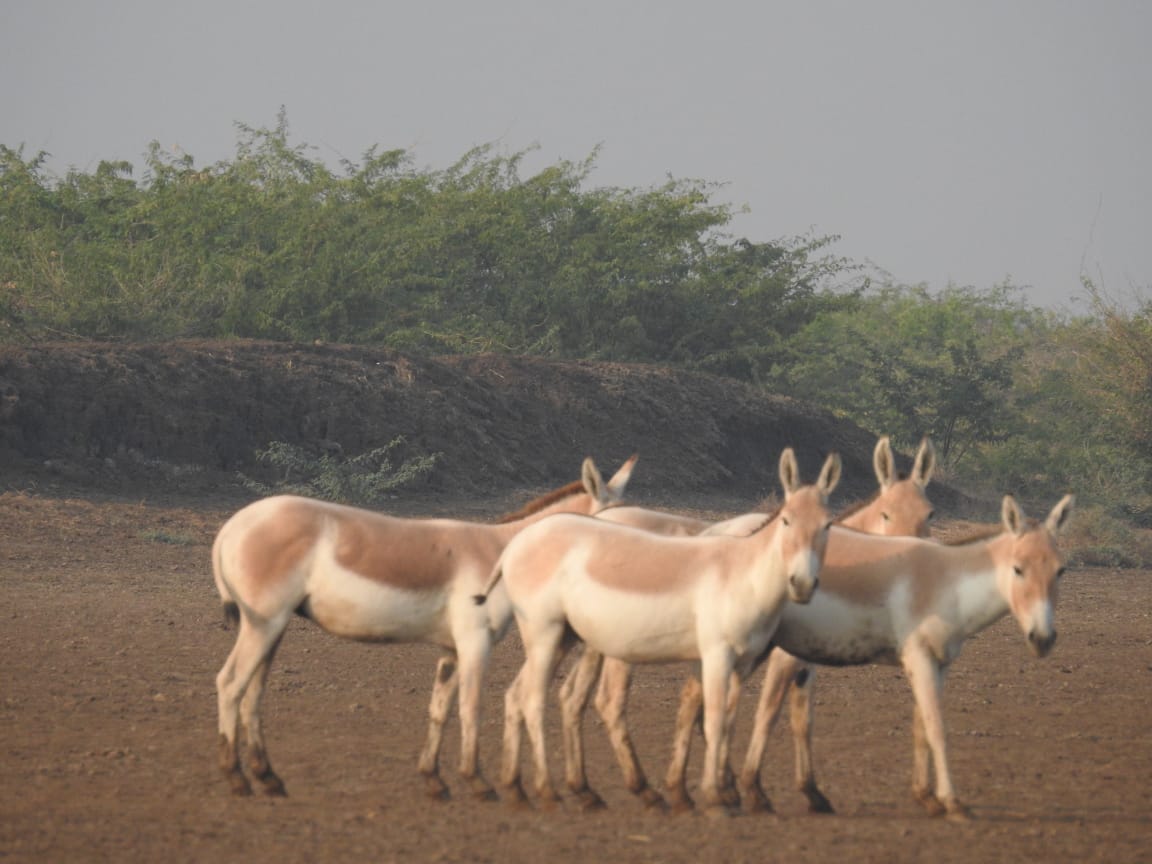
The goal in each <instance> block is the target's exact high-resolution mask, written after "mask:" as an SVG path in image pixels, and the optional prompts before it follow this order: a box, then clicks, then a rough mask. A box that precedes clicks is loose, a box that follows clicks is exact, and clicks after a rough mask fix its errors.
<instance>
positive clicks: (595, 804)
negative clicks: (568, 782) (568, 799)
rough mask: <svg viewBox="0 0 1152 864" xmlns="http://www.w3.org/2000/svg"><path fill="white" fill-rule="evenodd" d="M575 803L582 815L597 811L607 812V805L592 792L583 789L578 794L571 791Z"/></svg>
mask: <svg viewBox="0 0 1152 864" xmlns="http://www.w3.org/2000/svg"><path fill="white" fill-rule="evenodd" d="M573 795H574V796H575V797H576V801H577V802H578V803H579V805H580V810H581V812H583V813H594V812H596V811H597V810H607V809H608V805H607V804H605V803H604V799H603V798H601V797H600V796H599V795H597V794H596V793H595V792H593V791H592V790H591V789H588V788H584V789H581V790H580V791H579V792H576V791H573Z"/></svg>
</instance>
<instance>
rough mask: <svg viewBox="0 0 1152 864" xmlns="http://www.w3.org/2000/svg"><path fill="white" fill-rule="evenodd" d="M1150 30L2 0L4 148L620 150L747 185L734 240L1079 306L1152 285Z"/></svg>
mask: <svg viewBox="0 0 1152 864" xmlns="http://www.w3.org/2000/svg"><path fill="white" fill-rule="evenodd" d="M1150 40H1152V3H1148V2H1143V0H1126V2H1122V0H1095V2H1091V3H1089V2H1067V0H1019V2H1012V0H1003V2H990V0H968V2H965V3H955V2H949V3H937V2H912V0H907V2H901V0H870V2H853V0H838V2H803V0H794V2H793V0H789V2H764V0H761V2H734V0H709V2H707V3H701V2H691V3H688V2H684V0H665V2H655V0H644V2H629V0H588V2H583V3H576V2H572V0H565V2H554V0H535V2H521V0H482V2H474V0H472V2H466V0H444V2H436V0H423V2H376V3H373V4H368V3H357V2H348V0H328V2H325V3H302V2H299V0H280V2H268V0H198V2H195V3H169V2H164V0H147V2H145V0H100V2H89V0H4V2H3V5H0V93H2V95H3V99H2V102H0V105H2V110H0V143H2V144H5V145H7V146H9V147H17V146H19V145H21V144H23V145H24V146H25V155H26V157H27V156H30V155H31V154H33V153H35V152H36V151H38V150H47V151H48V152H50V153H51V154H53V157H54V160H53V162H52V163H51V164H52V166H53V168H54V170H56V171H57V172H59V173H62V172H63V171H64V170H65V169H66V168H67V167H68V166H75V167H77V168H79V169H81V170H85V171H90V170H93V169H94V168H95V167H96V165H97V164H98V162H99V161H100V160H101V159H126V160H128V161H130V162H132V163H133V164H134V165H136V166H137V168H138V169H140V168H142V167H143V154H144V152H145V150H146V149H147V146H148V143H149V142H150V141H151V140H153V139H155V140H157V141H159V142H160V143H161V144H162V145H163V146H164V147H167V148H179V149H181V150H183V151H184V152H187V153H191V154H192V155H193V156H194V157H195V159H196V162H197V164H199V165H208V164H211V163H213V162H216V161H219V160H221V159H230V158H232V157H233V156H234V153H235V143H236V140H237V134H236V129H235V126H234V123H235V122H237V121H239V122H243V123H246V124H248V125H250V126H256V127H260V126H271V125H273V124H274V122H275V118H276V113H277V111H278V110H279V107H280V106H281V105H283V106H285V108H286V110H287V114H288V120H289V123H290V126H291V129H292V136H293V140H294V141H296V142H297V143H301V142H306V143H308V144H312V145H315V146H316V147H317V148H318V149H317V152H316V155H317V156H319V157H320V158H322V159H324V160H325V161H329V162H330V163H331V164H333V165H335V163H336V162H337V160H338V159H339V158H349V159H353V160H358V159H359V158H360V157H361V155H362V154H363V153H364V151H365V150H367V149H368V148H369V147H370V146H372V145H374V144H378V145H380V146H381V147H383V148H395V147H403V148H408V149H410V150H411V151H412V153H413V156H414V157H415V161H416V164H417V165H419V166H421V167H432V168H443V167H446V166H447V165H449V164H450V163H452V162H454V161H455V160H456V159H457V158H459V157H460V156H462V155H463V154H464V153H465V152H466V151H467V150H468V149H469V148H471V147H472V146H474V145H477V144H483V143H496V144H497V146H498V147H499V148H500V149H501V150H502V151H503V152H514V151H518V150H522V149H524V148H527V147H531V146H533V145H538V146H539V150H538V152H536V153H535V154H534V155H533V156H532V157H531V158H530V159H529V160H528V161H527V162H526V166H525V168H526V172H528V171H531V170H534V169H536V168H539V167H543V166H544V165H546V164H550V163H553V162H555V161H557V160H558V159H572V160H581V159H583V158H585V157H586V156H588V155H589V154H590V153H591V151H592V150H593V148H594V147H596V146H597V145H598V144H600V145H602V148H603V149H602V151H601V154H600V157H599V159H598V161H597V165H598V168H597V170H596V172H595V173H594V175H593V177H592V183H593V184H594V185H613V186H629V187H647V186H652V185H655V184H659V183H661V182H662V181H663V180H664V179H665V178H666V177H667V175H669V174H671V175H673V176H675V177H679V178H699V179H704V180H711V181H718V182H723V183H725V184H726V185H725V187H724V189H723V192H722V194H721V196H720V199H719V200H725V201H730V202H733V203H735V204H737V205H747V207H748V208H749V211H750V212H748V213H747V214H744V215H741V216H739V217H738V218H737V220H736V221H735V222H734V224H733V225H732V233H733V234H734V235H737V236H746V237H748V238H749V239H752V240H756V241H764V240H773V239H777V238H782V237H790V236H794V235H798V234H806V233H814V234H816V235H824V234H838V235H840V236H841V240H840V241H839V242H838V243H837V244H836V245H835V246H834V247H833V251H834V252H836V253H838V254H841V255H845V256H848V257H850V258H852V259H854V260H856V261H859V262H862V263H863V262H871V263H873V264H874V265H876V266H877V267H880V268H882V269H884V270H886V271H888V272H889V273H891V275H892V277H893V278H894V279H895V280H896V281H898V282H904V283H916V282H927V283H929V284H930V285H932V286H933V287H940V286H943V285H944V284H947V283H948V282H954V283H957V284H961V285H974V286H977V287H981V288H984V287H990V286H991V285H993V284H995V283H998V282H1000V281H1003V280H1004V279H1006V278H1011V280H1012V281H1013V282H1014V283H1015V284H1017V285H1022V286H1026V287H1027V289H1028V297H1029V298H1030V299H1031V300H1032V301H1033V302H1035V303H1038V304H1044V305H1052V306H1058V307H1068V306H1069V304H1070V301H1071V299H1072V298H1074V297H1078V296H1080V295H1081V291H1080V283H1079V279H1080V274H1081V272H1086V273H1087V274H1088V275H1089V276H1091V277H1092V278H1093V279H1094V280H1096V281H1097V282H1098V283H1103V285H1104V287H1105V288H1106V289H1107V290H1108V291H1109V292H1110V293H1111V294H1113V295H1119V296H1120V297H1124V296H1127V295H1130V293H1131V291H1132V290H1133V288H1135V289H1140V290H1142V291H1144V292H1145V293H1147V290H1148V289H1149V288H1150V287H1152V157H1150V156H1149V154H1152V52H1150V51H1149V42H1150ZM1071 308H1083V306H1082V305H1081V304H1079V303H1077V304H1074V305H1072V306H1071Z"/></svg>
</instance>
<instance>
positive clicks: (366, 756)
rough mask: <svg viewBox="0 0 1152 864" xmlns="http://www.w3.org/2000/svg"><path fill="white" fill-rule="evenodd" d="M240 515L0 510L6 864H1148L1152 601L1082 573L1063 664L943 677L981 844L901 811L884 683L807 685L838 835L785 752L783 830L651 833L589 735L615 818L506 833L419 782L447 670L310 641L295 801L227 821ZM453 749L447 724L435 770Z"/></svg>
mask: <svg viewBox="0 0 1152 864" xmlns="http://www.w3.org/2000/svg"><path fill="white" fill-rule="evenodd" d="M505 503H507V502H500V504H499V505H498V507H496V508H494V513H495V512H502V511H503V509H507V508H504V506H503V505H504V504H505ZM438 507H439V508H440V510H441V512H445V511H450V510H451V507H450V505H445V504H444V503H443V502H441V503H440V504H439V505H438ZM231 509H234V505H233V503H232V502H227V501H221V500H205V501H202V502H198V503H195V504H189V503H188V502H187V501H167V502H166V501H163V500H155V499H149V498H144V497H142V498H138V499H125V498H123V497H120V498H103V499H101V498H100V497H99V496H95V495H86V496H85V497H59V496H52V495H46V494H43V493H38V492H36V491H30V492H28V491H26V492H19V491H16V492H8V493H4V494H3V495H0V597H2V598H3V605H2V607H0V699H2V704H0V859H2V860H4V861H13V862H17V861H21V862H22V861H37V862H40V861H45V862H46V861H51V862H56V861H116V862H123V861H165V862H180V861H227V860H237V861H238V860H243V861H246V862H249V864H262V862H273V861H276V862H281V861H323V862H342V861H356V862H363V861H376V862H391V861H397V862H413V861H500V862H506V861H511V862H516V861H542V860H551V861H558V862H579V861H594V860H602V861H607V860H612V861H638V862H648V861H653V862H655V861H723V862H744V861H748V862H753V861H754V862H770V861H803V862H818V864H819V862H836V864H844V862H871V861H878V862H879V861H884V862H887V861H928V860H931V861H939V862H958V861H1001V860H1003V861H1009V860H1011V861H1037V862H1041V861H1043V862H1056V861H1107V862H1124V861H1140V860H1144V861H1147V860H1150V859H1152V712H1150V710H1149V709H1150V705H1152V582H1150V579H1149V573H1147V572H1139V571H1131V570H1074V571H1072V572H1071V573H1070V574H1069V575H1068V576H1067V577H1066V581H1065V582H1064V590H1063V594H1062V598H1061V606H1060V609H1059V611H1058V626H1059V629H1060V634H1061V635H1060V641H1059V643H1058V645H1057V647H1056V650H1055V651H1054V653H1053V655H1052V656H1051V657H1050V658H1049V659H1047V660H1043V661H1041V660H1034V659H1032V658H1031V656H1030V654H1029V652H1028V651H1027V649H1026V647H1025V645H1024V641H1023V638H1022V637H1021V636H1020V635H1019V633H1018V632H1017V631H1016V630H1015V629H1014V625H1013V624H1012V623H1011V622H1010V621H1003V622H1001V623H1000V624H998V625H997V626H995V627H993V628H991V629H990V630H988V631H986V632H985V633H984V634H982V635H981V636H979V637H978V638H976V639H975V640H973V641H972V642H971V643H970V644H969V645H968V647H967V649H966V651H965V654H964V656H962V657H961V659H960V661H959V662H958V663H957V664H956V666H955V667H954V671H953V673H952V675H951V677H950V680H949V682H948V692H947V700H946V705H945V709H946V718H947V723H948V731H949V742H950V751H951V761H952V766H953V772H954V779H955V781H956V783H957V786H958V789H959V791H960V793H961V795H962V797H963V798H964V799H965V800H966V801H967V802H968V803H969V804H970V805H971V806H972V808H973V810H974V813H975V816H976V819H975V820H974V821H973V822H971V823H967V824H955V823H950V822H946V821H942V820H937V819H931V818H928V817H927V816H925V815H923V814H922V813H921V812H920V810H919V809H918V807H917V805H915V804H914V803H913V802H912V801H911V798H910V795H909V791H908V783H909V774H910V762H911V752H910V751H911V739H910V730H909V727H910V719H911V697H910V694H909V691H908V687H907V685H906V684H905V682H904V681H903V679H902V677H901V675H900V673H899V672H898V671H897V670H895V669H891V668H883V667H870V668H861V669H850V670H826V671H821V673H820V676H819V677H820V683H819V686H818V688H817V699H818V702H817V741H816V745H817V759H818V766H817V767H818V772H819V775H820V777H821V778H822V780H823V784H824V789H825V791H826V792H827V793H828V794H829V796H830V797H831V798H832V800H833V802H834V803H835V804H836V806H837V808H838V813H837V815H834V816H810V815H808V814H807V813H806V812H804V809H803V805H802V801H801V799H800V796H799V795H798V794H797V793H795V792H793V791H792V790H791V788H790V780H789V778H790V773H791V747H790V743H789V741H788V740H787V735H786V734H785V730H777V734H776V736H775V737H774V740H773V742H772V744H771V746H770V749H769V757H768V758H769V760H770V766H769V768H768V770H767V771H766V778H765V782H766V785H767V787H768V791H769V794H771V795H772V797H773V799H774V801H775V803H776V806H777V810H778V814H777V815H774V816H751V815H741V816H736V817H733V818H730V819H715V818H709V817H705V816H701V815H696V814H692V815H687V816H673V815H664V814H658V813H649V812H645V811H644V810H643V809H642V808H641V806H640V805H639V803H638V802H636V801H634V800H632V799H631V798H630V796H629V795H628V794H627V793H626V792H625V791H624V790H623V787H622V784H621V782H620V779H619V775H618V773H617V771H616V769H615V766H614V763H613V762H612V759H611V755H610V752H609V750H608V748H607V745H606V742H605V740H604V736H603V734H602V729H601V728H600V727H599V725H598V723H596V722H594V721H590V723H589V727H588V735H587V737H588V742H589V744H588V746H589V755H590V759H591V762H590V774H591V777H592V781H593V784H594V785H595V786H596V787H597V788H598V790H599V791H600V792H601V793H602V794H603V795H604V797H605V798H606V799H607V801H608V804H609V809H608V810H606V811H604V812H599V813H591V814H589V813H583V812H580V811H579V810H578V809H577V808H576V807H574V806H572V804H571V802H568V803H567V804H566V806H564V807H563V808H561V809H559V810H556V811H553V812H541V811H528V812H521V811H514V810H512V809H510V808H509V807H507V806H506V805H505V804H503V803H482V802H478V801H473V800H471V799H470V798H468V797H466V796H465V794H464V793H463V790H462V789H461V787H460V784H458V783H455V784H454V789H455V790H456V791H457V793H458V794H457V795H456V797H454V798H453V800H450V801H447V802H443V803H440V802H432V801H429V800H426V799H425V798H424V797H423V796H422V794H421V789H422V786H421V784H420V783H419V782H418V780H417V777H416V772H415V758H416V754H417V751H418V749H419V746H420V743H421V741H422V736H423V732H424V718H425V710H426V700H427V697H428V694H429V685H430V681H431V677H432V671H433V667H434V663H435V659H436V656H437V652H436V650H435V649H433V648H431V647H427V646H374V645H364V644H357V643H351V642H346V641H341V640H339V639H336V638H334V637H331V636H329V635H327V634H325V633H323V632H321V631H319V630H318V629H316V628H315V627H313V626H312V625H309V624H307V623H305V622H303V621H296V622H294V623H293V624H292V625H291V627H290V628H289V632H288V634H287V637H286V639H285V641H284V645H283V647H282V649H281V651H280V654H279V656H278V657H277V663H276V668H275V669H274V671H273V674H272V679H271V685H270V691H269V694H268V699H267V702H266V718H267V722H266V727H267V730H268V735H269V746H270V749H271V756H272V760H273V763H274V764H275V765H276V767H277V769H278V771H279V772H280V774H281V776H282V777H283V778H284V780H285V782H286V784H287V786H288V791H289V797H287V798H284V799H268V798H264V797H252V798H247V799H237V798H233V797H231V796H230V795H229V793H228V789H227V786H226V784H225V782H224V780H223V779H222V778H221V777H220V776H219V775H218V770H217V767H216V717H215V690H214V680H213V679H214V676H215V673H216V671H217V669H218V667H219V665H220V664H221V663H222V662H223V660H224V657H225V656H226V655H227V653H228V651H229V648H230V646H231V642H232V638H233V634H232V633H231V632H229V631H228V630H227V629H225V627H224V626H223V622H222V616H221V613H220V609H219V605H218V602H217V598H216V596H215V591H214V589H213V587H212V580H211V576H210V573H209V570H208V557H209V556H208V553H209V544H210V542H211V538H212V536H213V534H214V533H215V531H216V529H217V528H218V527H219V525H220V524H221V523H222V522H223V520H224V519H225V518H226V517H227V516H228V515H229V512H230V511H231ZM1073 518H1074V517H1073ZM516 652H517V647H516V644H515V642H514V641H513V640H509V641H506V642H505V643H504V644H502V645H501V646H500V647H499V648H498V650H497V652H496V654H495V656H494V663H493V667H494V668H493V674H492V676H491V679H490V682H489V686H488V687H487V688H486V697H485V709H484V710H485V722H484V726H483V729H482V741H481V744H482V758H483V760H484V764H485V766H487V769H488V774H489V776H492V774H493V772H494V769H495V766H496V764H497V761H498V757H499V754H498V746H499V738H500V724H501V711H500V708H499V700H500V697H501V694H502V692H503V689H504V687H505V686H506V685H507V683H508V681H509V680H510V678H511V675H512V673H513V670H514V667H515V664H516V663H517V662H518V659H517V653H516ZM680 675H681V670H679V669H677V668H674V667H652V668H648V669H644V670H641V671H640V672H639V673H638V675H637V681H636V688H635V693H634V697H633V703H632V708H631V716H632V717H633V728H634V730H635V731H636V735H637V739H638V743H639V746H640V748H641V756H642V758H643V759H644V761H645V764H646V765H647V766H648V768H649V773H650V774H651V775H653V776H656V777H659V776H661V774H662V762H663V759H664V757H665V755H666V752H667V746H668V741H669V734H670V729H671V723H672V719H673V713H674V703H675V699H676V694H677V690H678V685H679V681H680ZM753 689H756V688H753ZM745 712H746V713H745V716H744V717H743V720H744V723H743V724H741V727H740V730H739V732H738V740H737V744H736V747H737V751H738V752H740V751H741V750H742V747H743V737H742V736H741V735H740V733H743V735H746V734H747V709H745ZM551 716H552V720H553V727H552V729H553V732H552V735H553V737H552V740H553V741H556V740H557V738H556V736H555V725H554V721H555V719H556V712H555V710H553V711H552V712H551ZM783 725H784V726H786V723H785V724H783ZM457 741H458V737H457V733H456V729H455V728H450V730H449V735H448V737H447V743H446V753H445V767H446V768H451V767H452V766H454V760H455V756H456V749H455V748H456V743H457ZM698 751H699V747H697V753H698ZM697 758H698V757H697ZM556 767H557V769H559V766H558V765H557V766H556ZM697 767H698V765H694V770H695V769H696V768H697ZM446 776H447V777H448V779H449V780H450V782H451V781H452V780H454V776H453V775H452V774H451V773H450V772H447V773H446Z"/></svg>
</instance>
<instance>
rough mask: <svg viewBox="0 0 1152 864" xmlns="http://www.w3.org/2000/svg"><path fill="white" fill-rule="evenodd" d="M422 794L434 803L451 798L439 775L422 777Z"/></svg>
mask: <svg viewBox="0 0 1152 864" xmlns="http://www.w3.org/2000/svg"><path fill="white" fill-rule="evenodd" d="M424 794H425V795H427V796H428V797H429V798H431V799H432V800H434V801H447V800H448V799H449V798H451V797H452V792H451V791H450V790H449V789H448V784H447V783H445V782H444V781H443V780H441V779H440V775H439V774H425V775H424Z"/></svg>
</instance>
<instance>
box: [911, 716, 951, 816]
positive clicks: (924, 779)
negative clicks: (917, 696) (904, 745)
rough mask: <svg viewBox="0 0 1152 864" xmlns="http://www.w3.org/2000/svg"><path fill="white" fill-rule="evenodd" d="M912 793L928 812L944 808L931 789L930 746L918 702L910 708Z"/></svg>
mask: <svg viewBox="0 0 1152 864" xmlns="http://www.w3.org/2000/svg"><path fill="white" fill-rule="evenodd" d="M912 795H913V796H914V797H915V798H916V800H917V801H919V802H921V803H922V804H924V806H925V807H927V808H928V810H929V811H930V812H933V813H937V814H939V813H942V812H943V810H944V808H943V807H942V806H941V804H940V802H939V801H937V800H936V793H935V792H934V791H933V789H932V748H931V747H930V746H928V735H927V733H926V732H925V731H924V717H923V715H922V714H921V713H920V705H919V704H918V703H915V704H914V707H913V709H912Z"/></svg>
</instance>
